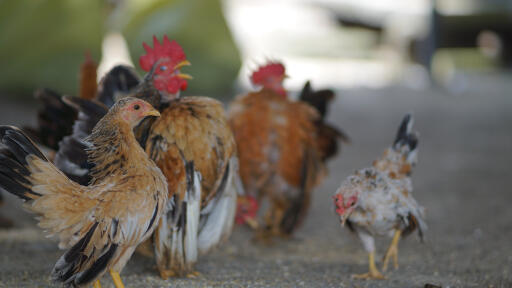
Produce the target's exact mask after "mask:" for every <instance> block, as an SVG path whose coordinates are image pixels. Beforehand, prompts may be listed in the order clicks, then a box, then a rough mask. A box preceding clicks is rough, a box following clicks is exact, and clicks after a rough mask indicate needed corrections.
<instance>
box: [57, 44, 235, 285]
mask: <svg viewBox="0 0 512 288" xmlns="http://www.w3.org/2000/svg"><path fill="white" fill-rule="evenodd" d="M153 46H154V47H153V48H152V47H150V46H149V45H147V44H144V48H145V50H146V54H145V55H143V56H141V57H140V61H139V62H140V65H141V67H142V68H143V69H144V70H146V71H148V72H149V73H148V74H147V75H146V76H145V77H144V79H143V80H142V81H141V82H139V83H138V84H137V85H135V86H133V85H119V84H120V83H121V82H120V81H111V82H112V83H113V84H115V85H105V84H104V82H105V81H107V79H119V78H118V77H116V76H115V75H116V74H114V73H119V72H121V71H125V70H126V68H124V67H122V66H120V67H116V68H114V69H113V70H112V71H111V72H109V73H108V74H107V75H106V76H105V78H104V80H103V81H102V83H100V88H99V89H98V90H99V91H100V92H99V93H100V95H99V97H97V100H98V101H85V100H83V99H79V98H72V99H69V101H68V102H70V104H71V105H73V106H74V107H75V108H77V109H78V110H79V111H80V113H79V119H78V121H77V122H76V123H75V129H74V130H75V131H74V133H73V134H72V135H70V136H68V137H65V138H64V140H63V141H62V142H61V147H60V149H59V152H58V153H57V156H56V164H57V166H58V167H59V168H62V170H63V171H64V172H65V173H67V174H68V175H69V176H70V177H72V178H73V179H76V181H79V182H81V183H87V181H89V178H90V175H89V170H90V169H91V165H90V163H87V161H86V158H85V157H84V152H85V148H86V143H84V141H83V139H84V137H86V135H88V133H90V128H89V127H92V126H93V125H94V123H95V122H96V120H97V119H98V118H99V117H101V115H102V114H103V113H105V111H106V107H105V106H108V105H109V103H112V101H113V99H115V98H118V97H123V93H124V91H126V90H128V91H132V92H131V93H134V94H135V96H136V97H137V98H140V99H144V100H146V101H148V102H149V103H151V104H152V105H153V106H155V107H156V108H157V109H158V110H159V111H160V113H161V115H162V116H161V117H160V118H159V119H157V120H154V119H150V120H146V121H143V122H142V123H141V124H140V125H139V126H138V127H136V128H135V130H134V132H135V135H136V137H137V139H138V141H139V143H140V145H141V146H142V147H143V148H144V149H145V150H146V152H147V153H148V155H149V156H150V157H151V159H153V160H154V161H155V162H156V163H157V165H158V166H159V167H160V169H161V170H162V172H163V173H164V175H165V176H166V178H167V184H168V186H169V191H170V193H172V194H169V198H170V199H171V200H172V203H174V205H173V207H169V212H168V213H167V216H166V217H163V218H162V219H161V221H160V222H159V223H158V224H159V227H158V229H157V231H156V232H155V235H154V237H153V238H154V239H153V241H154V247H155V248H154V249H155V255H156V262H157V267H158V269H159V271H160V275H161V276H162V277H163V278H168V277H169V276H181V275H188V276H194V275H197V273H196V272H194V270H193V265H194V263H195V262H196V261H197V258H198V255H199V254H200V253H205V252H207V251H208V250H209V249H211V248H212V247H214V246H216V245H217V244H218V243H220V242H222V240H224V239H226V238H227V237H228V236H229V234H230V232H231V228H232V225H233V222H234V214H235V210H236V196H237V195H236V194H237V193H236V191H235V187H234V184H233V182H234V179H235V178H236V175H237V170H236V169H237V160H236V149H235V142H234V139H233V135H232V133H231V130H230V129H229V126H228V125H227V121H226V116H225V113H224V109H223V106H222V104H221V103H220V102H218V101H216V100H214V99H211V98H208V97H183V98H182V97H179V92H180V90H185V89H186V87H187V82H186V79H188V78H190V77H189V76H188V75H186V74H182V73H181V72H180V70H179V69H180V68H181V67H183V66H184V65H189V62H188V61H187V60H186V58H185V53H184V52H183V50H182V49H181V47H180V46H179V45H178V44H177V43H176V42H175V41H172V42H171V41H169V39H168V38H167V37H166V36H165V37H164V40H163V42H162V43H160V42H159V41H158V39H156V38H154V41H153ZM125 74H129V73H125ZM120 86H121V88H123V89H121V90H122V91H121V92H123V93H118V92H119V91H118V90H119V89H117V88H116V87H120Z"/></svg>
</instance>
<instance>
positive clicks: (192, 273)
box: [187, 271, 201, 278]
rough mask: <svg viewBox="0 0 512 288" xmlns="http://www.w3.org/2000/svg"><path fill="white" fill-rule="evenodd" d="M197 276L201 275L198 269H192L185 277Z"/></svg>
mask: <svg viewBox="0 0 512 288" xmlns="http://www.w3.org/2000/svg"><path fill="white" fill-rule="evenodd" d="M199 276H201V273H199V272H198V271H192V272H190V273H188V274H187V278H197V277H199Z"/></svg>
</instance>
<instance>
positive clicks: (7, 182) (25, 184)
mask: <svg viewBox="0 0 512 288" xmlns="http://www.w3.org/2000/svg"><path fill="white" fill-rule="evenodd" d="M0 143H1V144H2V145H3V146H4V148H2V149H0V187H1V188H3V189H4V190H5V191H7V192H9V193H12V194H14V195H16V196H18V197H20V198H22V199H25V200H30V199H33V198H34V197H38V196H41V195H40V194H38V193H35V192H32V190H31V183H30V181H29V180H28V179H27V176H29V175H30V171H29V170H28V167H27V165H28V163H27V156H28V155H35V156H36V157H39V158H40V159H43V160H45V161H48V159H46V157H45V156H44V155H43V153H41V151H39V149H38V148H37V147H36V146H35V144H34V143H33V142H32V140H30V139H29V138H28V137H27V136H26V135H25V134H24V133H23V132H22V131H21V130H20V129H18V128H16V127H12V126H0Z"/></svg>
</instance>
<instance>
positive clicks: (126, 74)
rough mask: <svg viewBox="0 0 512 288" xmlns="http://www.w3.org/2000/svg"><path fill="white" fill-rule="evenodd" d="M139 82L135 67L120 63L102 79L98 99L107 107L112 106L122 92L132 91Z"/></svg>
mask: <svg viewBox="0 0 512 288" xmlns="http://www.w3.org/2000/svg"><path fill="white" fill-rule="evenodd" d="M139 82H140V79H139V76H138V75H137V73H135V70H134V69H133V68H131V67H128V66H123V65H118V66H116V67H114V68H112V70H110V71H109V72H108V73H107V74H106V75H105V76H104V77H103V79H102V80H101V82H100V84H99V88H98V91H99V92H98V97H97V99H98V101H100V102H101V103H103V104H105V105H106V106H107V107H112V105H114V103H115V102H116V100H117V97H118V96H119V95H120V94H126V93H128V92H130V91H131V90H132V89H133V88H135V87H137V85H139Z"/></svg>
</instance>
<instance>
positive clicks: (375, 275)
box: [352, 252, 386, 279]
mask: <svg viewBox="0 0 512 288" xmlns="http://www.w3.org/2000/svg"><path fill="white" fill-rule="evenodd" d="M368 260H369V271H368V273H364V274H354V275H352V278H355V279H386V277H385V276H384V275H382V273H380V271H379V270H378V269H377V267H376V266H375V252H370V253H369V254H368Z"/></svg>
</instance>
